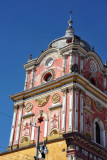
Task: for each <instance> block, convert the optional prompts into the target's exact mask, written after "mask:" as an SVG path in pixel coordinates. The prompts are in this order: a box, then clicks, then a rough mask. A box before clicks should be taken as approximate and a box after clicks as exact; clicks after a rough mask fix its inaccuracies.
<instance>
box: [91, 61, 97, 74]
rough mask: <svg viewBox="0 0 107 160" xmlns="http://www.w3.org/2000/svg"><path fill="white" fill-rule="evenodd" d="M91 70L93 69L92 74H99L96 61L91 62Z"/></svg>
mask: <svg viewBox="0 0 107 160" xmlns="http://www.w3.org/2000/svg"><path fill="white" fill-rule="evenodd" d="M90 68H91V70H92V72H97V66H96V64H95V62H94V61H91V62H90Z"/></svg>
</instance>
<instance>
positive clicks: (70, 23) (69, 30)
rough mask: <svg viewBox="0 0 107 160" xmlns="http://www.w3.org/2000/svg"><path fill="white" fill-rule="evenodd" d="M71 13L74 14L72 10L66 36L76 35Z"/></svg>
mask: <svg viewBox="0 0 107 160" xmlns="http://www.w3.org/2000/svg"><path fill="white" fill-rule="evenodd" d="M71 14H72V11H70V20H69V21H68V24H69V26H68V29H67V30H66V34H65V37H73V36H74V30H73V28H72V23H73V22H72V20H71Z"/></svg>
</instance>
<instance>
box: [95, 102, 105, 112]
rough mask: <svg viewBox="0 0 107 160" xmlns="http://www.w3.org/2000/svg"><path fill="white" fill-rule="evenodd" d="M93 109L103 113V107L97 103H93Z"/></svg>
mask: <svg viewBox="0 0 107 160" xmlns="http://www.w3.org/2000/svg"><path fill="white" fill-rule="evenodd" d="M94 107H95V109H96V110H97V111H99V112H103V106H102V105H101V104H100V103H99V102H97V101H94Z"/></svg>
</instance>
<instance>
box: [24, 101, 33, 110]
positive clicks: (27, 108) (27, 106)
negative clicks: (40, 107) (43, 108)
mask: <svg viewBox="0 0 107 160" xmlns="http://www.w3.org/2000/svg"><path fill="white" fill-rule="evenodd" d="M32 108H33V104H32V103H31V102H29V103H27V104H26V106H25V110H26V112H30V111H31V110H32Z"/></svg>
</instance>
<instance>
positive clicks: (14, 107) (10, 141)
mask: <svg viewBox="0 0 107 160" xmlns="http://www.w3.org/2000/svg"><path fill="white" fill-rule="evenodd" d="M13 109H14V113H13V121H12V128H11V134H10V140H9V146H12V143H13V136H14V130H15V123H16V116H17V105H14V106H13Z"/></svg>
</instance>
